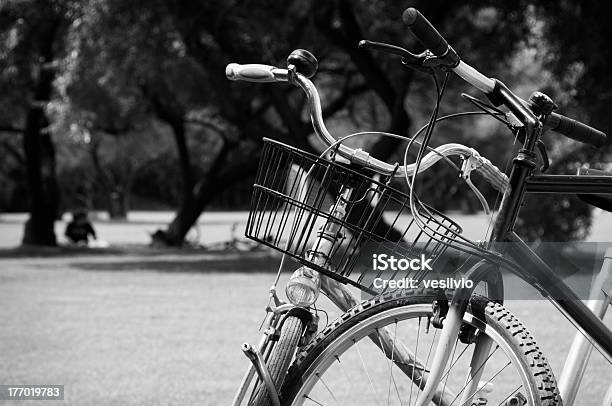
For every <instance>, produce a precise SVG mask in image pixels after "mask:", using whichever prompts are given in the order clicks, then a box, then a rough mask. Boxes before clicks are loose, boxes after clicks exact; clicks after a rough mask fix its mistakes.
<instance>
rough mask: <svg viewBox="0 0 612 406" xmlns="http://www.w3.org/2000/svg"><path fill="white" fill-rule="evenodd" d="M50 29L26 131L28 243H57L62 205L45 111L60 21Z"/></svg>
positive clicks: (26, 235)
mask: <svg viewBox="0 0 612 406" xmlns="http://www.w3.org/2000/svg"><path fill="white" fill-rule="evenodd" d="M49 31H50V32H49V35H48V36H47V37H46V38H47V41H46V42H45V43H44V44H43V47H42V50H41V51H42V52H41V56H42V58H41V59H42V61H41V63H40V75H39V78H38V82H37V83H36V86H35V89H34V100H33V101H32V102H31V106H30V109H29V111H28V114H27V117H26V126H25V131H24V134H23V148H24V152H25V161H26V172H27V179H28V188H29V196H30V218H29V219H28V221H27V222H26V224H25V229H24V235H23V240H22V243H23V244H26V245H50V246H54V245H57V239H56V237H55V230H54V225H55V219H56V217H57V211H58V206H59V188H58V185H57V179H56V176H55V149H54V148H53V140H52V139H51V134H50V133H49V129H48V126H49V121H48V119H47V116H46V113H45V110H44V108H45V106H46V104H47V102H49V100H50V99H51V93H52V91H53V80H54V79H55V68H54V67H53V66H52V63H53V59H54V52H53V43H54V38H55V34H56V31H57V24H52V25H51V26H50V30H49Z"/></svg>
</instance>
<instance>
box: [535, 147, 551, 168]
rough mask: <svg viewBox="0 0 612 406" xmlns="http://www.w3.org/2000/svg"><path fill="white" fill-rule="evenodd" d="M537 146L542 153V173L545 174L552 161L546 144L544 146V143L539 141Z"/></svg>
mask: <svg viewBox="0 0 612 406" xmlns="http://www.w3.org/2000/svg"><path fill="white" fill-rule="evenodd" d="M537 146H538V151H540V156H541V157H542V166H541V167H540V172H542V173H544V172H546V171H547V170H548V168H549V167H550V160H549V159H548V152H547V151H546V144H544V141H542V140H538V143H537Z"/></svg>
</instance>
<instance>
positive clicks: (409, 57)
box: [358, 39, 431, 73]
mask: <svg viewBox="0 0 612 406" xmlns="http://www.w3.org/2000/svg"><path fill="white" fill-rule="evenodd" d="M358 47H359V48H360V49H367V48H372V49H374V50H376V51H382V52H386V53H388V54H393V55H398V56H401V57H402V63H403V64H404V65H406V66H409V67H411V68H414V69H417V70H420V71H422V72H427V73H430V72H431V68H429V67H426V66H423V63H424V62H425V60H426V59H427V57H428V53H427V52H422V53H420V54H418V55H416V54H413V53H412V52H410V51H408V50H407V49H405V48H402V47H398V46H397V45H391V44H385V43H384V42H376V41H369V40H367V39H362V40H361V41H359V45H358Z"/></svg>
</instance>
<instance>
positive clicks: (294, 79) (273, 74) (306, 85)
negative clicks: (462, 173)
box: [225, 63, 508, 192]
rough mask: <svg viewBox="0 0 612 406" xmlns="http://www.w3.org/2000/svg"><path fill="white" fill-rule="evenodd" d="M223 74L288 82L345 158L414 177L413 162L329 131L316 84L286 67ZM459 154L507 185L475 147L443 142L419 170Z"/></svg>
mask: <svg viewBox="0 0 612 406" xmlns="http://www.w3.org/2000/svg"><path fill="white" fill-rule="evenodd" d="M225 75H226V77H227V78H228V79H230V80H242V81H247V82H257V83H262V82H291V83H293V84H294V85H296V86H298V87H300V88H301V89H302V90H303V91H304V93H306V99H307V102H308V107H309V114H310V119H311V121H312V125H313V128H314V130H315V133H316V134H317V135H318V136H319V138H320V139H321V141H323V142H324V143H325V144H326V145H327V146H332V145H333V146H334V147H335V146H336V145H337V151H338V153H339V154H340V155H341V156H343V157H344V158H346V159H348V160H350V161H351V162H352V163H356V164H359V165H362V166H367V167H369V168H371V169H373V170H374V171H376V172H378V173H381V174H383V175H387V176H388V175H392V174H393V175H394V176H396V177H405V176H413V175H414V174H415V171H416V164H415V163H413V164H410V165H406V166H400V167H397V166H396V165H391V164H388V163H386V162H384V161H381V160H379V159H376V158H374V157H372V156H370V154H368V153H367V152H366V151H364V150H362V149H361V148H358V149H353V148H350V147H348V146H346V145H344V144H342V143H338V142H337V140H336V139H335V138H334V137H333V136H332V135H331V134H330V133H329V131H328V130H327V127H325V123H324V121H323V112H322V109H321V99H320V97H319V92H318V90H317V88H316V87H315V85H314V84H313V83H312V81H310V79H308V78H307V77H305V76H303V75H301V74H300V73H297V72H296V73H293V74H290V73H289V70H287V69H281V68H277V67H274V66H270V65H260V64H247V65H239V64H236V63H230V64H229V65H227V67H226V69H225ZM453 155H460V156H462V157H464V158H468V157H473V158H475V159H476V160H477V162H478V164H479V165H478V166H477V167H476V168H475V169H476V170H477V171H479V172H480V173H481V174H482V175H483V177H484V178H485V179H487V181H488V182H489V183H490V184H491V185H492V186H493V187H494V188H496V189H497V190H499V191H501V192H503V191H504V190H505V189H506V186H507V185H508V178H507V176H506V175H505V174H504V173H503V172H501V171H500V170H499V169H498V168H497V167H496V166H495V165H493V164H492V163H491V162H490V161H489V160H488V159H486V158H484V157H482V156H481V155H480V154H478V152H477V151H476V150H474V149H473V148H469V147H467V146H465V145H461V144H445V145H441V146H439V147H437V148H435V149H434V151H432V152H429V153H428V154H427V155H425V156H424V157H423V159H422V160H421V165H420V166H419V170H418V173H420V172H423V171H425V170H427V169H429V168H430V167H431V166H432V165H433V164H435V163H436V162H438V161H439V160H441V159H443V158H444V157H447V156H453Z"/></svg>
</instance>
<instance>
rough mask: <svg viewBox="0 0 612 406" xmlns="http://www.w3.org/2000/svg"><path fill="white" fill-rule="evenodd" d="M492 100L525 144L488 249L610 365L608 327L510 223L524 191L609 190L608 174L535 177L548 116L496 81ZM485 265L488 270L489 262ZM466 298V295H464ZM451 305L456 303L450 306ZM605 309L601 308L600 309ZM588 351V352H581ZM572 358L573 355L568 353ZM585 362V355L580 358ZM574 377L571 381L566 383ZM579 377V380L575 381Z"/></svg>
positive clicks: (457, 297)
mask: <svg viewBox="0 0 612 406" xmlns="http://www.w3.org/2000/svg"><path fill="white" fill-rule="evenodd" d="M490 98H491V100H492V101H494V102H495V104H504V105H505V106H506V107H508V109H510V111H511V112H512V113H513V114H514V115H515V116H516V117H517V118H518V119H519V120H520V121H521V122H522V123H523V125H524V127H523V129H522V130H521V131H523V135H524V136H525V137H524V142H523V148H521V149H520V150H519V152H518V154H517V155H516V157H515V158H514V159H513V162H512V169H511V172H510V176H509V186H508V188H507V189H506V191H505V193H504V196H503V198H502V202H501V205H500V209H499V212H498V215H497V218H496V221H495V226H494V228H493V232H492V233H491V236H490V238H489V240H488V247H489V248H490V249H492V250H498V251H500V253H501V254H503V255H507V256H509V257H510V258H512V259H513V260H515V261H518V263H521V264H524V265H522V269H520V270H519V269H510V270H511V271H513V272H514V273H516V274H517V275H518V276H519V277H520V278H521V279H523V280H525V281H526V282H528V283H529V284H530V285H532V286H534V287H535V288H536V289H537V290H538V291H539V292H540V293H541V294H542V295H543V296H544V297H545V298H547V299H549V300H551V302H552V303H553V304H554V305H555V306H556V307H557V308H558V309H559V310H560V311H561V312H562V313H563V314H565V315H566V316H567V318H568V319H569V320H570V321H571V322H572V324H574V326H575V327H576V328H577V329H578V330H579V334H581V335H584V336H585V337H587V338H588V340H589V341H590V342H592V343H593V344H594V345H595V346H596V347H598V349H599V350H600V351H601V352H602V354H603V355H604V357H606V358H607V360H608V361H610V362H611V363H612V331H610V329H608V328H607V327H606V326H605V324H603V322H602V320H601V319H600V318H598V316H597V315H596V314H595V313H594V312H593V310H592V309H590V308H589V307H587V305H585V304H584V303H583V302H582V301H581V300H580V298H579V297H578V296H577V295H576V294H575V293H574V292H573V291H572V290H571V289H570V288H569V287H568V286H567V285H566V284H565V283H564V282H563V281H562V280H561V278H560V277H559V276H558V275H557V274H556V273H555V272H554V271H553V270H552V269H551V268H550V267H549V266H548V265H547V264H546V263H545V262H544V261H543V260H542V259H541V258H540V257H539V256H538V255H537V254H536V253H535V252H533V251H532V250H531V249H530V248H529V246H528V245H527V244H526V243H525V242H524V241H523V240H522V239H521V238H520V237H519V236H518V235H517V234H516V232H515V231H514V226H515V223H516V219H517V216H518V213H519V211H520V208H521V206H522V204H523V201H524V197H525V194H527V193H553V194H564V193H565V194H567V193H571V194H574V193H611V192H612V177H606V176H580V177H578V176H567V175H533V171H534V169H535V167H536V159H535V158H536V155H535V153H534V150H535V147H536V144H537V142H538V140H539V139H540V137H541V135H542V133H543V131H544V128H543V125H542V123H544V122H545V121H546V118H547V116H546V115H541V116H536V115H535V114H534V113H533V112H532V111H531V109H530V108H529V107H528V106H526V105H525V103H524V102H522V101H521V100H520V99H519V98H518V97H516V96H515V95H514V94H513V93H512V92H511V91H510V90H509V89H508V88H507V87H506V86H505V85H504V84H503V83H501V82H499V81H497V80H495V89H494V90H493V93H492V95H490ZM500 248H502V249H500ZM482 265H485V266H489V265H490V264H487V263H486V261H483V262H482V263H480V264H478V265H476V266H475V267H474V268H473V269H472V270H471V272H470V276H471V279H472V280H473V282H474V286H476V285H478V283H480V282H483V281H484V278H485V272H479V268H482ZM489 268H491V267H490V266H489ZM491 271H492V272H497V273H499V272H500V271H499V269H490V270H489V271H488V272H486V274H487V277H488V278H490V277H491V275H490V272H491ZM473 290H474V288H472V289H458V290H456V291H455V294H454V297H453V302H452V305H451V308H450V310H449V313H448V315H447V317H446V322H445V324H444V327H443V329H442V336H441V339H440V341H439V343H438V346H437V350H436V354H435V357H434V360H433V362H432V366H431V369H430V370H431V376H433V377H436V376H441V375H442V373H443V370H444V368H445V367H446V364H447V362H448V359H449V356H450V354H451V353H452V350H453V348H454V340H455V338H456V331H457V329H458V326H459V325H460V323H461V320H462V319H463V313H464V312H465V307H466V301H467V300H469V297H470V296H471V293H472V292H473ZM466 298H467V299H466ZM453 305H455V306H453ZM602 311H603V310H602ZM581 347H582V346H580V348H579V347H578V344H576V349H574V351H575V353H578V351H580V352H581V353H583V354H585V351H588V348H589V347H588V346H586V350H585V349H583V348H581ZM585 355H586V354H585ZM571 357H575V355H574V354H572V353H570V360H571ZM583 360H584V362H585V363H586V359H583ZM475 361H476V363H475V366H474V369H476V370H478V369H480V367H481V364H480V363H479V362H478V360H475ZM575 364H576V366H580V367H583V365H581V363H579V362H575ZM570 365H571V364H570ZM566 376H567V378H566V382H567V383H565V385H566V386H565V387H564V391H565V392H567V391H568V389H571V388H572V387H574V386H576V385H575V384H579V380H578V378H579V377H580V375H574V376H573V377H571V376H570V375H569V374H568V375H566ZM570 381H572V382H570ZM577 381H578V382H577ZM436 382H437V379H431V384H430V385H427V386H426V387H425V389H424V390H423V392H422V393H421V395H420V396H419V400H418V402H417V405H419V406H422V405H425V404H427V403H428V402H429V401H430V400H431V397H432V395H433V393H434V391H435V389H436ZM473 395H474V392H472V393H466V394H465V396H464V398H463V399H462V402H461V403H464V400H465V403H468V402H467V400H469V399H471V397H473Z"/></svg>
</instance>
